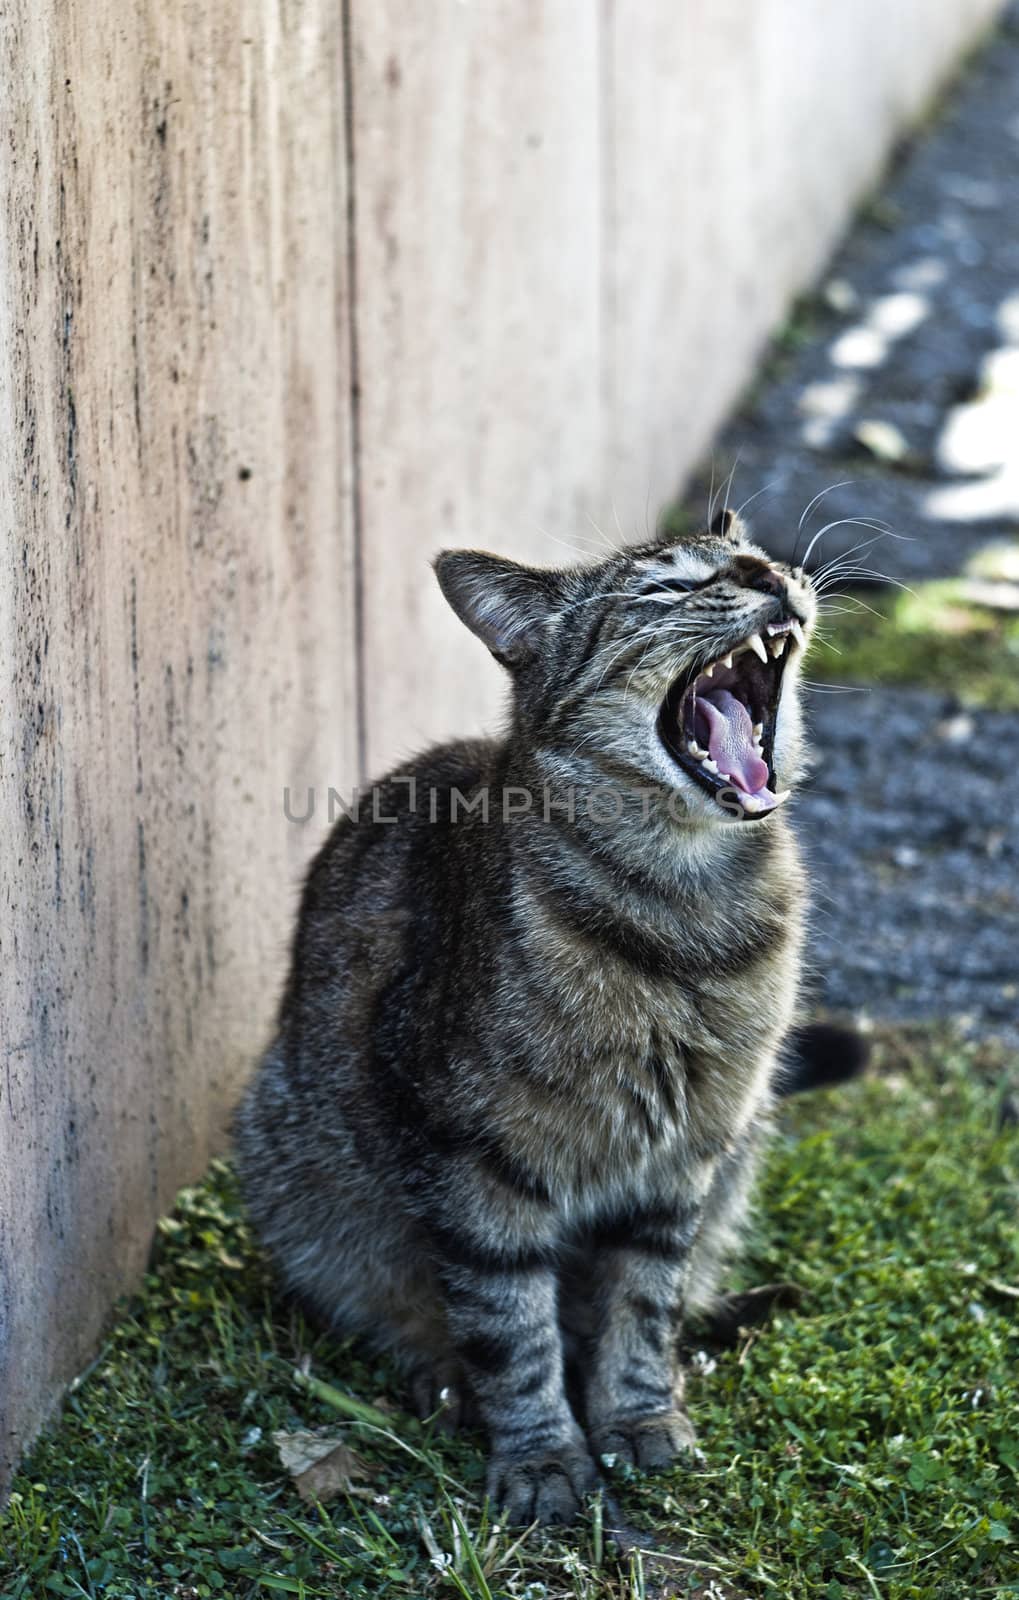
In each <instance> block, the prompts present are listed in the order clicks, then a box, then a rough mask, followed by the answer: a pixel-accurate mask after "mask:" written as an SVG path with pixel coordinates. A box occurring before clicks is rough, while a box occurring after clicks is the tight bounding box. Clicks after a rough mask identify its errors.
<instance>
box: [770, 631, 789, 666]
mask: <svg viewBox="0 0 1019 1600" xmlns="http://www.w3.org/2000/svg"><path fill="white" fill-rule="evenodd" d="M786 638H787V635H786V634H784V633H780V634H779V636H778V638H777V639H771V640H770V641H769V646H768V647H769V649H770V650H771V654H772V657H773V659H774V660H775V661H777V660H778V658H779V656H780V655H781V654H782V652H783V650H784V649H785V642H786Z"/></svg>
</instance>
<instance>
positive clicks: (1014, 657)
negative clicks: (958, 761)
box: [809, 545, 1019, 711]
mask: <svg viewBox="0 0 1019 1600" xmlns="http://www.w3.org/2000/svg"><path fill="white" fill-rule="evenodd" d="M1017 556H1019V545H1012V546H1008V545H1002V546H991V547H988V549H987V550H986V551H984V552H981V554H980V555H978V556H976V557H975V558H974V559H973V561H972V562H970V564H969V568H968V571H967V573H966V574H964V575H963V576H961V577H959V578H948V579H944V580H941V581H938V582H929V583H917V584H914V585H912V586H911V588H910V589H909V590H906V591H903V590H898V589H893V590H884V591H881V592H875V591H873V590H869V591H867V592H865V593H862V594H861V595H860V596H859V599H860V601H861V602H862V604H859V605H857V604H855V603H854V601H853V599H852V597H850V599H848V600H842V599H836V600H834V601H833V602H832V603H833V604H834V605H838V606H846V605H848V606H850V607H851V609H850V610H848V611H839V612H833V613H831V614H829V615H827V616H825V617H824V618H823V619H822V622H821V624H820V628H821V639H820V640H819V642H818V643H817V645H816V646H815V647H814V649H813V650H812V651H811V656H810V668H809V672H810V676H811V677H813V678H821V679H824V680H826V681H834V682H836V683H838V682H845V683H876V684H921V685H923V686H925V687H927V688H931V689H939V690H942V691H943V692H944V693H945V694H946V695H949V696H951V697H952V698H953V699H954V700H956V701H958V703H959V704H960V705H962V706H970V707H986V708H988V709H993V710H997V711H1019V614H1017V613H1016V612H1014V611H1007V610H999V609H995V608H992V607H990V606H988V605H984V604H981V603H980V602H979V600H978V599H975V598H974V596H975V595H979V593H980V589H979V587H978V585H979V584H980V583H984V584H987V585H988V586H992V585H993V584H994V583H995V582H996V581H1002V579H1001V575H1000V574H1001V568H1002V564H1004V570H1005V571H1006V572H1007V578H1006V579H1005V581H1008V582H1010V583H1011V584H1013V585H1014V583H1015V578H1014V568H1015V565H1016V561H1017ZM1006 557H1007V560H1006ZM866 608H872V609H866Z"/></svg>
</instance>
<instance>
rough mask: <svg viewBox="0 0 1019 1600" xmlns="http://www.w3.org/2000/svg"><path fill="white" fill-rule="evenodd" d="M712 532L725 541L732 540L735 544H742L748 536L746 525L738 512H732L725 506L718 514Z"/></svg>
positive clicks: (712, 525) (713, 521) (713, 522)
mask: <svg viewBox="0 0 1019 1600" xmlns="http://www.w3.org/2000/svg"><path fill="white" fill-rule="evenodd" d="M710 531H711V532H712V533H716V534H718V535H719V536H720V537H721V538H723V539H730V540H731V541H732V543H733V544H742V543H743V541H744V540H745V539H746V536H747V529H746V523H745V522H743V521H741V519H740V517H739V514H738V512H735V511H730V510H729V508H728V506H723V508H722V510H721V511H719V512H718V513H717V514H716V516H715V517H714V519H713V520H712V523H711V529H710Z"/></svg>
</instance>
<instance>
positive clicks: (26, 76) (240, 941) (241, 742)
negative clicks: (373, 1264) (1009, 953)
mask: <svg viewBox="0 0 1019 1600" xmlns="http://www.w3.org/2000/svg"><path fill="white" fill-rule="evenodd" d="M341 53H342V52H341V39H340V29H339V15H338V10H337V8H336V7H335V6H334V5H333V4H331V3H328V0H321V3H319V0H278V3H277V4H270V5H263V4H261V3H256V0H245V3H244V4H241V5H232V6H230V7H224V8H217V7H213V6H208V7H206V6H185V7H172V8H165V7H163V6H162V5H160V4H157V3H155V0H151V3H150V0H139V3H137V4H134V5H123V4H108V5H107V4H103V3H99V4H94V3H93V4H90V5H85V4H79V3H78V0H61V3H60V4H57V3H53V4H50V3H47V0H32V3H29V0H25V3H23V4H21V3H17V4H13V5H11V6H9V7H8V8H7V11H6V13H5V18H4V22H3V35H2V45H0V77H2V81H3V85H4V89H3V93H4V96H5V102H4V104H5V111H4V118H3V121H4V135H3V140H2V145H0V195H2V198H3V205H4V225H3V228H2V230H0V415H2V417H3V439H2V447H0V638H2V640H3V650H4V666H5V680H6V688H5V692H4V694H3V697H2V705H0V815H2V817H3V839H2V855H0V1050H2V1056H3V1060H2V1064H0V1478H2V1476H3V1467H4V1465H5V1464H6V1463H8V1462H9V1459H10V1457H11V1456H12V1454H13V1452H14V1449H15V1447H16V1444H17V1441H18V1440H19V1439H20V1438H22V1437H24V1436H25V1435H26V1433H27V1432H28V1431H29V1430H30V1429H31V1427H32V1425H33V1424H35V1423H36V1422H37V1421H38V1418H39V1416H40V1415H41V1414H42V1412H43V1411H44V1410H45V1407H46V1405H47V1404H48V1403H49V1402H50V1400H51V1399H52V1397H53V1396H54V1394H55V1393H56V1390H57V1386H58V1384H59V1383H60V1381H61V1380H63V1379H65V1378H66V1377H68V1376H70V1374H71V1373H72V1372H74V1371H75V1370H77V1369H78V1368H79V1367H80V1366H82V1365H83V1364H84V1363H85V1361H86V1360H87V1359H88V1357H89V1356H90V1354H91V1352H92V1350H93V1348H94V1344H95V1340H96V1337H97V1334H98V1332H99V1329H100V1326H101V1324H102V1322H103V1319H104V1318H105V1317H106V1315H107V1314H108V1311H109V1307H110V1304H111V1302H112V1300H113V1298H114V1296H115V1295H116V1293H118V1292H119V1291H120V1290H122V1289H123V1288H125V1287H127V1286H128V1285H129V1284H130V1282H131V1280H132V1278H133V1276H134V1275H135V1274H136V1272H137V1269H138V1267H139V1265H140V1262H141V1260H142V1258H143V1254H144V1251H145V1250H146V1248H147V1244H148V1238H149V1231H150V1228H151V1225H152V1222H153V1221H154V1219H155V1217H156V1216H157V1215H158V1213H159V1211H160V1209H161V1208H163V1207H164V1206H165V1205H166V1204H167V1202H168V1201H169V1199H170V1198H171V1196H172V1193H173V1191H174V1189H175V1187H176V1186H177V1185H178V1184H179V1183H181V1182H182V1181H183V1180H184V1179H186V1178H187V1177H189V1176H192V1175H194V1174H196V1173H198V1172H199V1171H201V1169H202V1167H203V1164H204V1162H205V1160H206V1158H207V1155H208V1152H209V1149H210V1147H211V1145H212V1144H213V1143H215V1142H218V1141H221V1138H222V1128H223V1121H224V1113H225V1110H226V1108H227V1107H228V1105H229V1103H230V1101H231V1100H232V1098H233V1097H234V1094H235V1092H236V1089H237V1087H238V1084H239V1082H240V1079H241V1078H242V1076H243V1075H244V1073H245V1072H246V1071H247V1069H248V1067H249V1065H250V1061H251V1059H252V1057H253V1055H254V1053H255V1051H256V1050H257V1049H258V1047H259V1046H260V1044H261V1042H262V1039H263V1037H264V1033H265V1030H266V1029H267V1027H268V1024H269V1015H270V1009H271V1006H272V1004H273V1001H274V998H275V994H274V991H275V987H276V982H277V977H278V974H279V971H280V965H281V957H282V954H283V948H284V944H285V941H286V938H287V934H288V922H289V920H290V915H291V910H292V905H293V888H294V884H295V881H296V879H297V876H298V874H299V871H300V867H301V865H302V862H303V859H304V857H305V855H306V853H307V851H308V849H309V847H310V845H311V843H312V842H313V837H314V834H315V831H316V828H317V822H318V819H317V818H316V819H315V820H314V821H313V822H312V823H311V824H310V825H309V826H308V827H307V828H303V829H302V828H299V827H293V826H289V825H288V824H287V823H286V822H285V820H284V817H283V812H282V798H281V797H282V790H283V786H284V784H285V783H289V784H292V785H293V786H294V787H295V789H297V790H302V789H303V786H305V785H307V784H309V783H314V784H318V785H321V784H323V783H325V782H327V781H331V782H333V783H341V782H349V781H350V780H351V779H352V778H353V776H354V759H355V754H354V753H355V745H356V737H355V735H356V729H355V726H354V703H355V695H354V660H353V644H352V641H353V623H352V605H353V597H352V582H351V550H352V546H351V532H350V527H351V524H350V516H349V503H350V490H351V484H350V460H349V431H350V430H349V414H348V395H349V374H348V372H347V368H346V350H347V333H348V327H349V306H348V302H347V297H346V293H345V285H344V265H345V261H346V240H345V219H346V190H345V145H344V106H343V100H342V75H341V72H340V60H341ZM299 803H302V804H303V802H299V801H298V800H297V798H296V797H295V806H296V805H297V804H299Z"/></svg>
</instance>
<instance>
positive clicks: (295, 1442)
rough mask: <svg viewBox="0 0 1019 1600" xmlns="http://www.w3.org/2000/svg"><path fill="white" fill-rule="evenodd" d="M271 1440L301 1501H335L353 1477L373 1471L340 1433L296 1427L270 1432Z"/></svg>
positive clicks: (362, 1476) (369, 1473)
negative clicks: (287, 1431)
mask: <svg viewBox="0 0 1019 1600" xmlns="http://www.w3.org/2000/svg"><path fill="white" fill-rule="evenodd" d="M272 1442H273V1444H274V1445H275V1446H276V1449H277V1450H278V1451H279V1455H280V1460H281V1461H282V1463H283V1465H284V1467H285V1468H286V1470H287V1472H289V1474H290V1476H291V1478H292V1479H293V1480H294V1488H295V1489H296V1490H297V1492H298V1494H299V1495H300V1497H301V1499H302V1500H335V1498H336V1496H337V1495H338V1494H345V1493H346V1492H347V1491H348V1490H349V1489H350V1487H351V1484H352V1483H353V1482H354V1480H355V1479H357V1478H362V1479H363V1478H370V1477H371V1476H372V1474H373V1473H374V1472H375V1470H376V1469H375V1468H374V1467H372V1466H369V1464H368V1462H367V1461H365V1460H364V1458H363V1457H362V1456H359V1455H358V1454H357V1452H356V1451H355V1450H351V1449H350V1448H349V1446H348V1445H346V1444H345V1443H344V1439H343V1435H342V1434H340V1433H330V1432H328V1431H326V1430H325V1429H319V1430H317V1431H315V1432H314V1433H312V1432H310V1431H307V1430H305V1429H300V1430H298V1432H297V1433H274V1434H273V1436H272Z"/></svg>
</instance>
